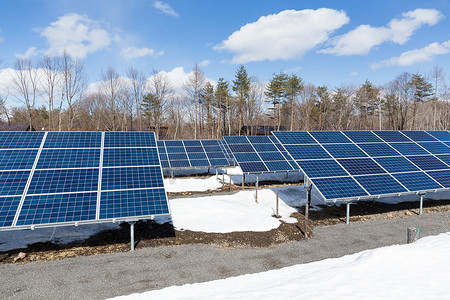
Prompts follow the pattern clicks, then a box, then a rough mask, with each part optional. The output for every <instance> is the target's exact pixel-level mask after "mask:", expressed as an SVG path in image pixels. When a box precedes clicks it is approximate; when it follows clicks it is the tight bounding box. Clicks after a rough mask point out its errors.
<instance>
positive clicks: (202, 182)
mask: <svg viewBox="0 0 450 300" xmlns="http://www.w3.org/2000/svg"><path fill="white" fill-rule="evenodd" d="M221 187H222V183H221V182H220V181H219V180H217V179H216V176H211V177H207V178H195V177H193V178H165V179H164V188H165V189H166V192H169V193H179V192H204V191H207V190H217V189H219V188H221Z"/></svg>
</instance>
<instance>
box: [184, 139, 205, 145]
mask: <svg viewBox="0 0 450 300" xmlns="http://www.w3.org/2000/svg"><path fill="white" fill-rule="evenodd" d="M183 143H184V146H185V147H202V143H201V142H200V141H199V140H184V141H183Z"/></svg>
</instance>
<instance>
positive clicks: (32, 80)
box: [12, 59, 39, 127]
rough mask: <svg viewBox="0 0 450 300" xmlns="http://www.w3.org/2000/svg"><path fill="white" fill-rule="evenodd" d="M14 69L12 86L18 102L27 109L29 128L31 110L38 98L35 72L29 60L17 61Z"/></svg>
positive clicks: (31, 117)
mask: <svg viewBox="0 0 450 300" xmlns="http://www.w3.org/2000/svg"><path fill="white" fill-rule="evenodd" d="M15 69H16V72H15V73H14V76H13V78H12V84H13V87H14V89H15V90H16V93H17V96H18V98H19V101H21V102H23V103H24V104H25V106H26V108H27V111H28V122H29V125H30V127H33V110H34V109H35V105H36V100H37V98H38V96H39V91H38V75H37V70H36V69H35V68H34V67H33V64H32V62H31V60H29V59H18V60H17V61H16V63H15Z"/></svg>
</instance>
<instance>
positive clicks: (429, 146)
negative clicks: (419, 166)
mask: <svg viewBox="0 0 450 300" xmlns="http://www.w3.org/2000/svg"><path fill="white" fill-rule="evenodd" d="M419 145H420V146H422V147H423V148H425V149H426V150H427V151H429V152H430V153H432V154H450V147H448V146H447V145H445V144H444V143H441V142H423V143H419Z"/></svg>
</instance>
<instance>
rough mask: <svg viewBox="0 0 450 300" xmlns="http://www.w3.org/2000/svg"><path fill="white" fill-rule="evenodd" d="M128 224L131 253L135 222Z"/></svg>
mask: <svg viewBox="0 0 450 300" xmlns="http://www.w3.org/2000/svg"><path fill="white" fill-rule="evenodd" d="M128 224H130V243H131V251H134V224H136V222H135V221H131V222H128Z"/></svg>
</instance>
